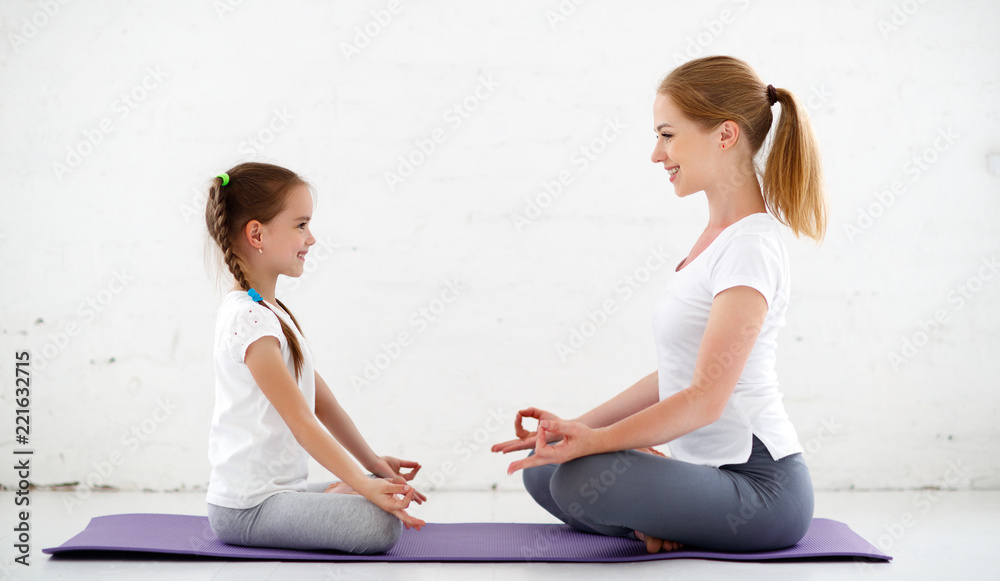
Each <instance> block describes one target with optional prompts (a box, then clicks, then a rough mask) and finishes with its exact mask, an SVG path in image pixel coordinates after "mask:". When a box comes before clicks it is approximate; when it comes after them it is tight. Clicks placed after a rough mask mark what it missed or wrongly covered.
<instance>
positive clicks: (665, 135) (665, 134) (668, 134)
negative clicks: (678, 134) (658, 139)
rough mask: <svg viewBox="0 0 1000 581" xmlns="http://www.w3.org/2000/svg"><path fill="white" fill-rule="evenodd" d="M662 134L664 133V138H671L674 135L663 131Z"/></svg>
mask: <svg viewBox="0 0 1000 581" xmlns="http://www.w3.org/2000/svg"><path fill="white" fill-rule="evenodd" d="M660 135H662V136H663V138H664V139H670V138H671V137H673V136H674V135H673V134H672V133H661V134H660Z"/></svg>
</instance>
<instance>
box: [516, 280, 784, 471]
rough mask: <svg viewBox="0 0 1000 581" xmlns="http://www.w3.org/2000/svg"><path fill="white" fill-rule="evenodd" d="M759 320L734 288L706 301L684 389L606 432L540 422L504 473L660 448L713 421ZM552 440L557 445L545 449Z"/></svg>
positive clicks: (746, 290) (755, 295)
mask: <svg viewBox="0 0 1000 581" xmlns="http://www.w3.org/2000/svg"><path fill="white" fill-rule="evenodd" d="M765 316H767V301H766V300H765V299H764V296H763V295H762V294H760V292H758V291H757V290H755V289H753V288H750V287H746V286H738V287H733V288H730V289H726V290H724V291H722V292H720V293H719V294H718V295H716V296H715V299H714V300H713V301H712V310H711V312H710V313H709V316H708V325H707V326H706V328H705V334H704V335H703V336H702V340H701V347H700V348H699V350H698V359H697V361H696V363H695V371H694V377H693V379H692V381H691V385H690V386H688V387H687V388H685V389H684V390H682V391H680V392H679V393H676V394H674V395H672V396H670V397H668V398H667V399H665V400H662V401H660V402H658V403H655V404H653V405H651V406H649V407H647V408H645V409H643V410H641V411H639V412H637V413H635V414H632V415H630V416H628V417H626V418H624V419H622V420H620V421H618V422H615V423H614V424H611V425H609V426H606V427H601V428H596V429H592V428H590V427H589V426H587V425H586V424H584V423H582V422H572V421H562V420H543V421H541V422H539V429H538V434H537V436H536V443H535V455H534V456H530V457H528V458H525V459H523V460H518V461H517V462H513V463H512V464H511V465H510V468H509V469H508V472H513V471H515V470H520V469H522V468H529V467H532V466H540V465H542V464H551V463H557V464H558V463H562V462H567V461H569V460H572V459H574V458H579V457H580V456H586V455H590V454H600V453H603V452H614V451H617V450H628V449H632V448H642V447H646V446H655V445H657V444H664V443H668V442H670V441H671V440H674V439H676V438H678V437H680V436H683V435H684V434H687V433H690V432H693V431H694V430H697V429H698V428H701V427H704V426H707V425H708V424H710V423H712V422H714V421H716V420H717V419H719V417H720V416H721V415H722V411H723V410H724V409H725V407H726V403H727V402H728V401H729V397H730V396H731V395H732V393H733V389H734V388H735V387H736V382H737V381H739V378H740V375H741V374H742V373H743V367H744V366H745V365H746V362H747V359H748V358H749V357H750V351H751V350H752V349H753V346H754V344H755V343H756V342H757V336H758V335H759V334H760V329H761V326H762V325H763V323H764V317H765ZM612 401H614V400H612ZM553 438H562V440H561V441H560V442H559V443H557V444H554V445H548V444H547V441H548V440H550V439H553Z"/></svg>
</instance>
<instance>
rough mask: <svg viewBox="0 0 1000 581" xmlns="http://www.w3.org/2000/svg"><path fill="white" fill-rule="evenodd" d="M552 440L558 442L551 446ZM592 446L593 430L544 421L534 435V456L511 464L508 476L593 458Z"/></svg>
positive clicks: (557, 421) (562, 422)
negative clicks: (551, 465)
mask: <svg viewBox="0 0 1000 581" xmlns="http://www.w3.org/2000/svg"><path fill="white" fill-rule="evenodd" d="M553 439H559V441H558V442H556V443H555V444H549V441H550V440H553ZM593 445H594V430H593V429H592V428H590V427H588V426H587V425H585V424H583V423H581V422H576V421H566V420H542V421H540V422H538V432H537V433H536V434H535V454H534V455H532V456H528V457H527V458H524V459H521V460H517V461H516V462H511V464H510V466H509V467H508V468H507V474H513V473H514V472H517V471H518V470H522V469H524V468H534V467H535V466H544V465H545V464H562V463H563V462H569V461H570V460H573V459H575V458H579V457H581V456H586V455H588V454H593V453H594V452H593V448H594V446H593Z"/></svg>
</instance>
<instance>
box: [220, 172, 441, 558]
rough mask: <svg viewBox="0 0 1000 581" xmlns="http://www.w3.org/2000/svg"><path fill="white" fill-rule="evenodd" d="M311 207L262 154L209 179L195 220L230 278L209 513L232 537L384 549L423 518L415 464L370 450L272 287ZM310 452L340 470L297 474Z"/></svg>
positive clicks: (299, 264)
mask: <svg viewBox="0 0 1000 581" xmlns="http://www.w3.org/2000/svg"><path fill="white" fill-rule="evenodd" d="M312 209H313V201H312V195H311V194H310V191H309V188H308V186H307V185H306V183H305V182H304V181H302V179H300V178H299V177H298V176H297V175H296V174H294V173H293V172H291V171H289V170H287V169H284V168H280V167H277V166H273V165H268V164H262V163H244V164H240V165H238V166H236V167H234V168H232V169H230V170H229V171H228V172H226V173H223V174H219V175H218V176H216V178H215V179H214V181H213V183H212V186H211V189H210V191H209V196H208V205H207V208H206V210H205V222H206V224H207V226H208V231H209V233H210V234H211V236H212V239H213V240H214V241H215V242H216V244H217V245H218V247H219V250H221V252H222V257H223V259H224V261H225V263H226V266H227V267H229V272H230V273H231V274H232V275H233V278H234V279H235V286H234V287H233V290H232V292H230V293H229V294H228V295H226V297H225V299H224V300H223V302H222V306H221V307H219V313H218V317H217V319H216V325H215V413H214V414H213V416H212V427H211V432H210V435H209V452H208V453H209V460H210V461H211V464H212V474H211V478H210V480H209V485H208V518H209V522H210V523H211V525H212V530H213V531H215V534H216V536H218V537H219V538H220V539H221V540H223V541H225V542H227V543H231V544H236V545H248V546H262V547H282V548H290V549H334V550H338V551H346V552H350V553H379V552H384V551H387V550H389V549H390V548H391V547H392V546H393V545H394V544H395V543H396V541H397V540H398V539H399V536H400V534H401V533H402V526H403V525H405V526H406V527H407V528H409V527H411V526H413V527H416V528H417V529H419V528H420V527H421V526H423V524H424V522H423V521H421V520H419V519H417V518H414V517H412V516H410V515H409V514H407V512H406V510H405V509H406V507H407V506H408V505H409V503H410V501H411V500H416V501H417V502H418V503H420V502H423V500H425V498H424V496H423V495H421V494H420V493H419V492H417V491H416V490H415V489H413V488H412V487H411V486H410V485H409V484H407V481H408V480H411V479H412V478H413V477H414V475H415V474H416V472H417V470H419V469H420V466H419V465H418V464H417V463H416V462H411V461H407V460H398V459H396V458H392V457H390V456H377V455H376V454H375V453H374V452H373V451H372V449H371V448H370V447H369V446H368V443H367V442H366V441H365V439H364V438H363V437H362V436H361V434H360V433H359V432H358V429H357V428H356V427H355V425H354V423H353V422H352V421H351V418H350V417H349V416H348V415H347V412H345V411H344V409H343V408H342V407H341V406H340V404H339V403H338V402H337V399H336V398H335V397H334V395H333V392H332V391H331V390H330V388H329V387H328V386H327V384H326V382H325V381H323V378H322V377H320V375H319V373H317V372H316V371H315V370H314V368H313V357H312V353H311V352H310V351H309V347H308V346H307V345H306V342H305V339H304V338H303V336H302V331H301V329H300V328H299V325H298V322H297V321H296V320H295V317H293V316H292V314H291V312H290V311H289V310H288V309H287V308H286V307H285V305H283V304H282V303H281V301H278V300H277V299H276V298H275V296H274V288H275V283H276V282H277V280H278V275H279V274H283V275H285V276H300V275H301V274H302V270H303V266H304V264H305V256H306V253H307V252H308V251H309V247H310V246H312V245H313V244H314V243H315V242H316V239H315V238H313V236H312V234H311V233H310V232H309V219H310V216H311V215H312ZM345 448H346V451H345ZM347 452H350V453H351V454H353V455H354V457H355V458H357V459H358V461H359V462H361V464H362V466H364V467H365V469H367V470H368V471H369V472H371V473H372V474H373V475H374V476H375V478H369V477H368V476H366V475H365V474H364V473H363V472H362V471H361V470H360V469H359V468H358V466H357V464H355V463H354V461H353V460H352V459H351V457H350V456H349V455H348V454H347ZM309 456H312V457H313V458H315V459H316V460H317V461H318V462H319V463H320V464H321V465H323V466H324V467H325V468H327V469H328V470H330V472H332V473H333V474H335V475H336V476H337V477H338V478H340V482H335V483H333V484H318V485H317V484H306V476H307V471H308V468H307V466H308V465H307V462H308V458H309ZM403 468H409V469H410V471H409V472H406V473H403V472H402V469H403ZM399 495H402V496H401V497H400V496H399ZM400 521H402V524H401V523H400Z"/></svg>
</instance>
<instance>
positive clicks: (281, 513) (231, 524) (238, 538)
mask: <svg viewBox="0 0 1000 581" xmlns="http://www.w3.org/2000/svg"><path fill="white" fill-rule="evenodd" d="M330 484H331V483H329V482H325V483H315V484H309V485H308V488H307V491H306V492H281V493H278V494H275V495H273V496H269V497H267V498H266V499H265V500H264V502H261V503H260V504H258V505H257V506H255V507H253V508H246V509H238V508H225V507H222V506H216V505H214V504H212V503H209V504H208V522H209V524H211V525H212V531H213V532H215V536H217V537H219V539H220V540H222V541H223V542H225V543H229V544H230V545H244V546H249V547H277V548H282V549H332V550H336V551H344V552H347V553H356V554H371V553H384V552H385V551H388V550H389V549H391V548H392V546H393V545H395V544H396V541H398V540H399V537H400V535H401V534H402V533H403V523H402V522H401V521H400V520H399V519H398V518H396V517H395V516H393V515H391V514H389V513H387V512H385V511H384V510H382V509H381V508H379V507H377V506H375V505H374V504H373V503H372V502H371V501H369V500H368V499H366V498H365V497H363V496H360V495H357V494H336V493H324V492H323V490H326V487H327V486H329V485H330Z"/></svg>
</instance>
